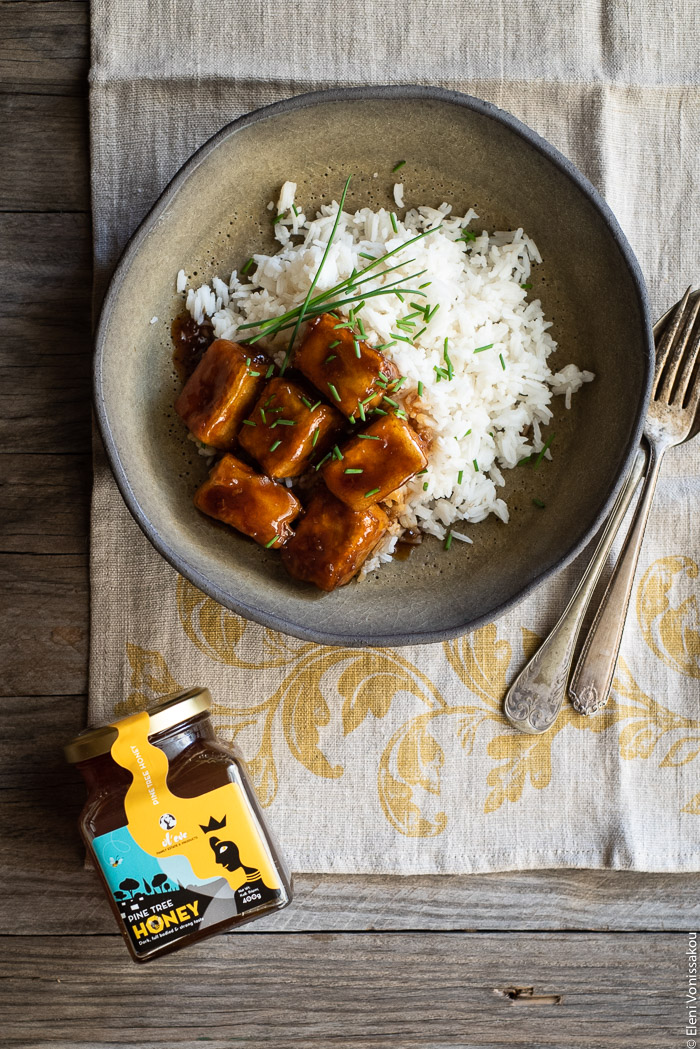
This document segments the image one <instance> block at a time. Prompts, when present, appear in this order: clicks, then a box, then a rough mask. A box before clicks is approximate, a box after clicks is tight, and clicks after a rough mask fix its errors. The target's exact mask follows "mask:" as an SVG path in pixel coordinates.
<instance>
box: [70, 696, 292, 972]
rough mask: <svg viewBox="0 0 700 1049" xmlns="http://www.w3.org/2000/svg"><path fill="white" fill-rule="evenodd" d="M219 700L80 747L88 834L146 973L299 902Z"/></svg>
mask: <svg viewBox="0 0 700 1049" xmlns="http://www.w3.org/2000/svg"><path fill="white" fill-rule="evenodd" d="M210 706H211V696H210V694H209V692H208V690H207V689H191V690H189V691H187V692H181V693H176V694H174V695H172V696H168V697H166V698H165V699H164V700H163V701H162V702H161V703H159V704H158V705H157V706H156V707H152V708H150V709H149V710H148V711H142V712H141V713H138V714H134V715H131V716H130V717H127V718H123V719H121V720H119V721H115V722H113V723H112V724H111V725H104V726H102V727H100V728H97V729H91V730H88V731H87V732H84V733H82V734H81V735H80V736H77V737H76V738H75V739H74V740H73V741H72V742H71V743H69V744H68V745H67V747H66V748H65V754H66V759H67V760H68V761H69V762H71V763H73V764H75V765H77V767H78V768H79V770H80V772H81V773H82V775H83V778H84V779H85V782H86V785H87V788H88V798H87V801H86V804H85V807H84V809H83V811H82V813H81V816H80V830H81V833H82V835H83V839H84V841H85V844H86V846H87V848H88V851H89V853H90V854H91V856H92V858H93V860H94V864H95V868H96V870H97V872H98V874H99V876H100V879H101V881H102V883H103V887H104V888H105V891H106V893H107V896H108V898H109V901H110V904H111V906H112V911H113V912H114V914H115V917H116V918H117V921H118V923H119V926H120V929H121V932H122V935H123V936H124V939H125V941H126V944H127V947H128V948H129V951H130V953H131V956H132V958H134V960H135V961H139V962H143V961H149V960H150V959H151V958H153V957H155V956H156V955H159V954H162V953H165V952H166V951H171V950H175V949H178V948H180V947H185V946H187V945H188V944H190V943H194V942H197V941H199V940H201V939H203V938H204V937H206V936H211V935H213V934H214V933H217V932H222V931H223V930H224V929H229V928H234V927H236V926H238V925H242V924H243V923H244V922H249V921H254V920H255V919H256V918H260V917H263V916H264V915H267V914H270V913H272V912H274V911H277V910H281V909H282V908H283V907H286V906H287V904H288V903H290V902H291V899H292V884H291V876H290V874H289V870H288V868H287V866H286V864H285V862H284V860H283V858H282V857H281V855H280V853H279V851H278V848H277V846H276V844H275V842H274V840H273V838H272V835H271V834H270V831H269V829H268V828H267V827H266V825H265V820H264V818H263V815H262V811H261V809H260V805H259V803H258V800H257V798H256V796H255V792H254V790H253V787H252V785H251V783H250V780H249V778H248V774H247V772H246V769H245V766H244V764H243V761H242V758H241V756H240V754H239V753H238V751H237V749H236V748H235V747H231V746H229V745H227V744H224V743H222V742H221V741H220V740H218V739H217V737H216V735H215V733H214V728H213V726H212V723H211V719H210V717H209V708H210Z"/></svg>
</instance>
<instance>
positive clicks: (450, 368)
mask: <svg viewBox="0 0 700 1049" xmlns="http://www.w3.org/2000/svg"><path fill="white" fill-rule="evenodd" d="M448 345H449V339H445V342H444V346H443V350H442V356H443V357H444V358H445V364H446V365H447V378H448V379H450V380H451V379H453V378H454V374H455V370H454V367H453V366H452V361H451V360H450V355H449V353H448V352H447V349H448Z"/></svg>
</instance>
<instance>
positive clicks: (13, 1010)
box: [0, 933, 686, 1049]
mask: <svg viewBox="0 0 700 1049" xmlns="http://www.w3.org/2000/svg"><path fill="white" fill-rule="evenodd" d="M685 946H686V940H685V938H684V937H683V936H681V935H678V936H664V937H663V939H662V938H661V937H659V936H654V935H637V934H630V935H627V936H611V935H588V934H581V935H579V936H571V935H568V936H567V935H562V934H540V935H532V934H531V935H524V934H517V933H516V934H502V935H498V934H490V935H470V934H465V933H453V934H449V933H441V934H437V933H436V934H434V935H432V936H424V935H420V934H416V933H406V934H371V933H368V934H357V933H356V934H352V933H346V934H333V933H326V934H323V933H317V934H311V935H308V934H307V935H299V934H291V935H288V936H270V935H265V934H264V933H263V934H261V933H251V934H248V935H246V936H225V937H218V938H216V939H213V940H211V941H209V943H208V944H201V945H197V946H195V947H193V948H191V949H189V950H188V951H187V952H184V953H182V954H175V955H170V956H169V957H165V958H162V959H160V960H159V961H155V962H152V963H151V964H150V965H149V966H148V967H145V968H144V967H137V966H136V965H135V964H133V963H132V962H131V961H129V960H128V958H127V956H126V949H125V947H124V946H123V944H122V943H121V941H120V940H119V939H118V938H117V937H100V938H93V939H87V938H83V937H75V938H73V939H63V940H56V939H52V938H51V939H47V938H45V937H35V938H30V939H24V938H21V937H8V938H7V940H6V941H5V946H4V950H3V954H2V958H1V959H0V974H1V975H2V976H3V977H4V978H3V979H2V980H0V995H2V999H0V1010H2V1015H3V1016H4V1024H3V1028H4V1029H3V1040H4V1044H5V1045H6V1046H8V1047H9V1046H22V1049H34V1047H36V1046H46V1045H51V1046H52V1047H54V1049H58V1047H64V1046H65V1047H68V1046H70V1047H71V1049H79V1047H88V1046H89V1047H90V1049H106V1047H107V1046H110V1047H111V1046H116V1045H119V1046H125V1045H126V1046H139V1047H140V1049H146V1047H149V1046H163V1045H167V1046H187V1047H191V1049H194V1047H195V1046H200V1045H202V1044H206V1045H208V1046H211V1047H222V1049H223V1047H224V1046H226V1047H229V1046H231V1045H232V1044H235V1045H239V1046H249V1047H251V1049H261V1047H262V1046H266V1045H270V1046H283V1047H285V1049H292V1047H294V1049H317V1047H319V1046H324V1047H325V1046H348V1045H352V1046H353V1049H379V1047H381V1049H386V1047H387V1046H392V1047H397V1049H409V1047H414V1046H420V1047H421V1049H446V1047H448V1046H449V1047H458V1046H459V1047H465V1049H477V1047H485V1046H508V1047H511V1049H512V1047H514V1046H515V1047H517V1046H521V1047H523V1049H533V1047H535V1046H537V1047H543V1046H558V1047H562V1049H563V1047H566V1049H576V1047H579V1046H581V1047H583V1046H586V1047H587V1049H594V1047H600V1049H603V1047H605V1049H609V1047H610V1046H619V1047H623V1046H624V1047H630V1049H645V1047H649V1049H665V1047H673V1049H676V1047H677V1046H679V1045H682V1044H683V1042H682V1040H681V1034H682V1030H681V1028H682V1001H681V991H680V987H679V982H678V981H679V976H678V974H679V971H680V969H679V967H680V966H681V965H682V963H683V952H684V950H685ZM652 972H653V974H654V979H653V982H651V981H649V980H647V979H644V977H642V975H641V974H643V973H644V974H651V973H652ZM86 974H89V977H88V978H86ZM29 987H31V988H32V994H31V1000H30V1001H29V1002H28V1000H27V997H26V994H27V989H28V988H29Z"/></svg>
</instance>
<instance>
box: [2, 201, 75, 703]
mask: <svg viewBox="0 0 700 1049" xmlns="http://www.w3.org/2000/svg"><path fill="white" fill-rule="evenodd" d="M91 272H92V270H91V249H90V219H89V216H87V215H77V214H73V215H71V214H65V215H32V214H24V215H17V214H0V286H1V287H2V288H3V295H2V299H1V300H0V324H1V325H2V328H3V339H2V344H1V345H0V447H1V448H2V449H3V451H4V452H13V453H18V452H19V453H27V452H33V453H36V452H50V453H52V454H56V453H59V452H67V453H76V452H77V453H81V454H85V453H86V452H87V451H88V449H89V446H90V357H89V350H90V344H91V339H90V293H91ZM20 691H21V690H20ZM44 691H54V690H52V689H50V690H47V689H44Z"/></svg>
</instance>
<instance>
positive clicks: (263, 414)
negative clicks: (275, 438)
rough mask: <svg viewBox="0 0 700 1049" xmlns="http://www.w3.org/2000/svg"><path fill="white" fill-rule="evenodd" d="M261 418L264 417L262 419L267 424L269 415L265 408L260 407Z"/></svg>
mask: <svg viewBox="0 0 700 1049" xmlns="http://www.w3.org/2000/svg"><path fill="white" fill-rule="evenodd" d="M260 418H261V419H262V421H263V422H264V423H265V424H267V415H266V414H265V409H264V408H261V409H260Z"/></svg>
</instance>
